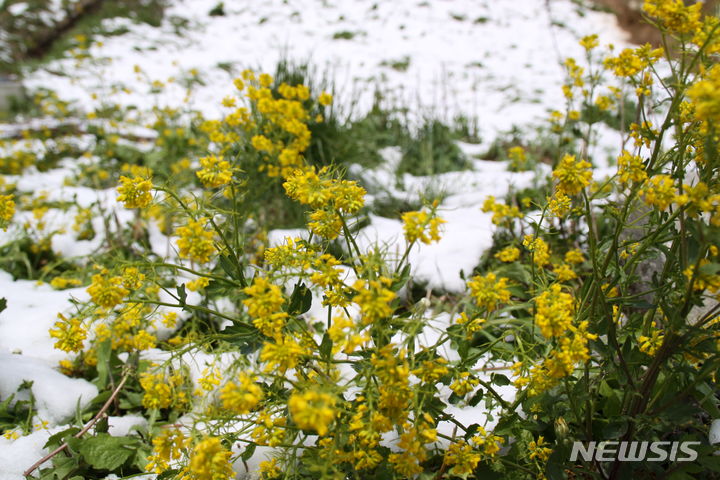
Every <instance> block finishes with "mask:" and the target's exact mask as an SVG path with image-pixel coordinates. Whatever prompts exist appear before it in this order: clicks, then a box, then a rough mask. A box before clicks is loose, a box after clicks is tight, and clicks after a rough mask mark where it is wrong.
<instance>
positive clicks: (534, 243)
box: [523, 235, 550, 267]
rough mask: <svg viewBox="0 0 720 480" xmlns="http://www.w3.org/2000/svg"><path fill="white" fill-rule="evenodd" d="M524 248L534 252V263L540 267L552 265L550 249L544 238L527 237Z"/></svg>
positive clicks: (524, 239) (524, 240)
mask: <svg viewBox="0 0 720 480" xmlns="http://www.w3.org/2000/svg"><path fill="white" fill-rule="evenodd" d="M523 246H524V247H525V248H527V249H528V251H530V252H533V263H535V265H537V266H538V267H544V266H545V265H547V264H548V263H550V247H549V246H548V244H547V243H546V242H545V240H543V239H542V238H540V237H533V236H532V235H525V237H524V238H523Z"/></svg>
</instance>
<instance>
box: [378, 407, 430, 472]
mask: <svg viewBox="0 0 720 480" xmlns="http://www.w3.org/2000/svg"><path fill="white" fill-rule="evenodd" d="M436 439H437V431H436V430H435V428H434V427H433V422H432V417H429V416H428V415H425V416H423V419H422V420H420V421H419V422H418V425H417V426H412V425H410V424H405V425H403V432H402V433H401V434H400V440H399V441H398V444H397V446H398V448H400V449H401V451H400V452H399V453H391V454H390V455H389V456H388V460H389V462H390V463H391V464H392V466H393V469H394V470H395V471H396V472H397V473H399V474H400V475H402V476H403V477H414V476H415V475H417V474H419V473H421V472H422V471H423V467H422V466H421V465H420V464H421V463H422V462H424V461H425V460H427V458H428V452H427V450H426V449H425V446H424V445H425V444H426V443H431V442H434V441H435V440H436Z"/></svg>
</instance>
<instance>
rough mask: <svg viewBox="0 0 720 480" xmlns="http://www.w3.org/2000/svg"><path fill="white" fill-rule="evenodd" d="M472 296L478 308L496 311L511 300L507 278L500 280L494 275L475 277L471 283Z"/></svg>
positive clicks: (469, 285)
mask: <svg viewBox="0 0 720 480" xmlns="http://www.w3.org/2000/svg"><path fill="white" fill-rule="evenodd" d="M468 287H470V295H472V297H473V298H474V299H475V303H476V304H477V306H478V307H480V308H484V309H486V310H487V311H488V312H492V311H493V310H496V309H497V308H498V306H499V304H501V303H507V302H508V301H509V300H510V290H508V289H507V288H506V287H507V278H505V277H503V278H500V279H499V280H498V279H497V277H496V275H495V274H494V273H492V272H491V273H488V274H487V275H485V276H484V277H483V276H480V275H476V276H474V277H473V278H472V279H471V280H470V281H469V282H468Z"/></svg>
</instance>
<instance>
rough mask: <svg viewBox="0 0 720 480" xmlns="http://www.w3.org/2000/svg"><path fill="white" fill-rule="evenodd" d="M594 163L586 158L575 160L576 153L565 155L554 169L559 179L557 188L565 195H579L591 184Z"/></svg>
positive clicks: (555, 175)
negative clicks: (591, 163)
mask: <svg viewBox="0 0 720 480" xmlns="http://www.w3.org/2000/svg"><path fill="white" fill-rule="evenodd" d="M591 167H592V165H590V163H588V162H586V161H585V160H580V161H579V162H578V161H576V160H575V155H565V156H564V157H563V158H562V159H561V160H560V162H559V163H558V166H557V167H556V168H555V170H553V177H555V178H557V179H558V186H557V190H558V192H559V193H563V194H565V195H577V194H578V193H580V192H581V191H582V189H583V188H585V187H587V186H588V185H589V184H590V180H591V179H592V170H591Z"/></svg>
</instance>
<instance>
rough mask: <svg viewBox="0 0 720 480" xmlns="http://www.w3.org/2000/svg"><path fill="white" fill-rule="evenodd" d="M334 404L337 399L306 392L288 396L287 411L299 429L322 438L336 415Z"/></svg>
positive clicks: (322, 394)
mask: <svg viewBox="0 0 720 480" xmlns="http://www.w3.org/2000/svg"><path fill="white" fill-rule="evenodd" d="M336 402H337V399H336V398H335V397H334V396H333V395H330V394H329V393H325V392H318V391H315V390H307V391H305V392H302V393H301V392H294V393H293V394H292V395H290V399H289V400H288V409H289V410H290V415H292V419H293V421H294V422H295V424H296V425H297V426H298V427H299V428H301V429H303V430H312V431H315V432H317V434H318V435H320V436H323V435H325V434H327V432H328V428H329V427H330V424H331V423H332V422H333V420H335V416H336V415H337V412H336V410H335V403H336Z"/></svg>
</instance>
